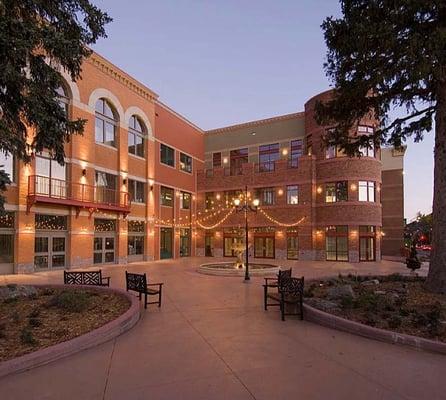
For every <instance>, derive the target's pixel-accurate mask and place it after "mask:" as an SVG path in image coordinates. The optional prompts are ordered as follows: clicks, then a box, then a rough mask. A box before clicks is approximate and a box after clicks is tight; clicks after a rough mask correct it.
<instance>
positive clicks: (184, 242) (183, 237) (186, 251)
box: [180, 228, 191, 257]
mask: <svg viewBox="0 0 446 400" xmlns="http://www.w3.org/2000/svg"><path fill="white" fill-rule="evenodd" d="M190 237H191V236H190V229H188V228H187V229H186V228H182V229H180V257H189V256H190V249H191V240H190Z"/></svg>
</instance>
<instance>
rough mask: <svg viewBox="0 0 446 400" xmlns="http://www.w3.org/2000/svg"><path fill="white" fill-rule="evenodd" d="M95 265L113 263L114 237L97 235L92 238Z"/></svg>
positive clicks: (108, 234) (107, 234)
mask: <svg viewBox="0 0 446 400" xmlns="http://www.w3.org/2000/svg"><path fill="white" fill-rule="evenodd" d="M93 261H94V263H95V264H107V263H114V262H115V235H114V234H110V232H108V233H106V234H98V233H96V234H95V236H94V255H93Z"/></svg>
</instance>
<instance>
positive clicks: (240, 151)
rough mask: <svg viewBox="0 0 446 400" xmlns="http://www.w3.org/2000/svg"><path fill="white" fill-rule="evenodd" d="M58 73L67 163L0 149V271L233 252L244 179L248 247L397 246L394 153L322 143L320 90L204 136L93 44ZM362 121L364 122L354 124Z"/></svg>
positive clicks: (280, 251)
mask: <svg viewBox="0 0 446 400" xmlns="http://www.w3.org/2000/svg"><path fill="white" fill-rule="evenodd" d="M65 78H66V84H65V85H64V86H63V87H61V88H60V96H61V97H60V99H61V105H62V106H63V107H66V110H67V112H68V113H70V115H72V117H73V118H77V117H81V118H84V119H86V120H87V124H86V127H85V131H84V134H83V135H82V136H73V137H72V140H71V141H70V143H67V144H66V147H65V153H66V159H65V162H66V164H65V166H60V165H58V164H57V163H56V162H54V161H52V160H51V159H50V157H49V154H48V153H45V152H44V153H42V154H36V155H34V157H33V161H32V163H31V164H30V165H23V164H22V163H21V162H18V161H17V160H14V157H12V156H6V155H3V154H1V155H0V165H4V168H5V169H6V171H7V172H8V173H9V174H10V176H11V178H12V181H13V183H12V184H11V185H10V187H9V188H8V190H7V192H6V199H7V202H6V210H7V213H6V215H3V216H0V273H3V274H7V273H23V272H32V271H41V270H48V269H52V268H70V267H71V268H75V267H79V266H83V265H91V264H113V263H126V262H132V261H141V260H152V259H162V258H171V257H173V258H176V257H186V256H193V255H205V254H206V255H209V256H222V255H225V256H231V255H232V250H231V247H232V244H233V243H234V241H235V240H237V239H238V238H239V237H240V236H241V235H242V233H243V232H242V229H240V226H241V225H242V220H241V215H238V214H236V213H234V212H232V211H231V210H233V208H232V200H233V198H235V197H237V196H238V194H239V193H238V191H239V190H240V189H243V188H244V187H245V186H248V188H249V192H250V194H251V196H252V198H254V197H258V198H259V200H260V201H261V209H260V210H259V212H258V213H257V214H255V215H253V216H250V226H252V229H250V237H251V239H250V242H251V243H252V248H253V249H252V251H253V253H254V254H253V255H255V256H256V257H264V258H268V257H275V258H292V259H295V258H300V259H324V260H325V259H329V260H332V259H337V260H349V261H352V262H355V261H359V260H360V259H361V260H363V259H377V260H379V259H380V257H381V253H382V254H389V255H397V254H398V252H399V249H400V246H401V242H402V229H403V207H402V202H403V180H402V179H403V176H402V170H403V166H402V162H403V154H402V153H396V152H394V151H391V150H388V149H385V150H379V149H376V151H374V152H373V153H374V154H371V153H370V150H369V153H368V154H366V156H365V157H362V158H361V159H359V158H358V159H350V158H346V157H343V156H342V154H341V153H340V152H339V151H336V149H322V147H321V135H323V133H324V132H325V128H324V127H320V126H318V125H317V124H316V123H315V122H314V119H313V111H312V110H313V106H314V101H315V99H316V98H321V96H322V98H324V96H326V95H327V93H324V94H321V95H319V96H316V97H315V98H313V99H311V100H310V101H309V102H308V103H307V104H306V105H305V111H304V112H301V113H296V114H291V115H284V116H280V117H276V118H271V119H267V120H262V121H254V122H250V123H246V124H241V125H237V126H232V127H226V128H221V129H216V130H212V131H208V132H204V131H203V130H201V129H200V128H199V127H197V126H195V125H194V124H192V123H191V122H189V121H188V120H186V119H185V118H184V117H182V116H181V115H179V114H178V113H176V112H175V111H173V110H171V109H170V108H169V107H168V106H166V105H165V104H163V103H162V102H160V101H159V99H158V95H157V94H156V93H154V92H153V91H151V90H150V89H149V88H147V87H145V86H144V85H142V84H141V83H139V82H138V81H136V80H135V79H133V78H132V77H131V76H129V75H128V74H126V73H125V72H123V71H122V70H120V69H119V68H117V67H116V66H114V65H112V64H111V63H110V62H108V61H107V60H105V59H104V58H103V57H101V56H100V55H98V54H96V53H94V54H93V55H92V56H91V57H90V58H89V59H88V60H87V61H86V62H85V63H84V65H83V73H82V79H81V80H79V81H78V82H76V83H74V82H71V81H70V79H69V78H68V76H65ZM373 126H374V122H373V121H367V120H364V121H361V124H360V126H359V127H358V131H360V133H361V134H366V133H367V132H368V130H369V129H373ZM364 196H365V197H364ZM228 213H229V214H230V215H226V214H228ZM222 216H223V217H224V216H226V219H225V220H224V221H223V222H222V221H221V220H222ZM296 221H299V224H298V225H294V226H283V225H284V224H285V225H286V224H288V225H293V223H294V222H296ZM214 225H215V226H214ZM203 227H204V228H211V229H204V228H203ZM383 230H384V232H386V236H385V237H382V231H383Z"/></svg>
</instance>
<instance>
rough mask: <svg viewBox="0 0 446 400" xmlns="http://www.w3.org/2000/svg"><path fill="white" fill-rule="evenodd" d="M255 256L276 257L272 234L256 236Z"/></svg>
mask: <svg viewBox="0 0 446 400" xmlns="http://www.w3.org/2000/svg"><path fill="white" fill-rule="evenodd" d="M254 257H256V258H274V238H273V237H271V236H256V237H255V238H254Z"/></svg>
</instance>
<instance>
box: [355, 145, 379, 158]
mask: <svg viewBox="0 0 446 400" xmlns="http://www.w3.org/2000/svg"><path fill="white" fill-rule="evenodd" d="M372 146H373V145H372ZM359 152H360V153H361V155H362V156H363V157H375V148H374V147H367V146H361V147H360V148H359Z"/></svg>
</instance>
